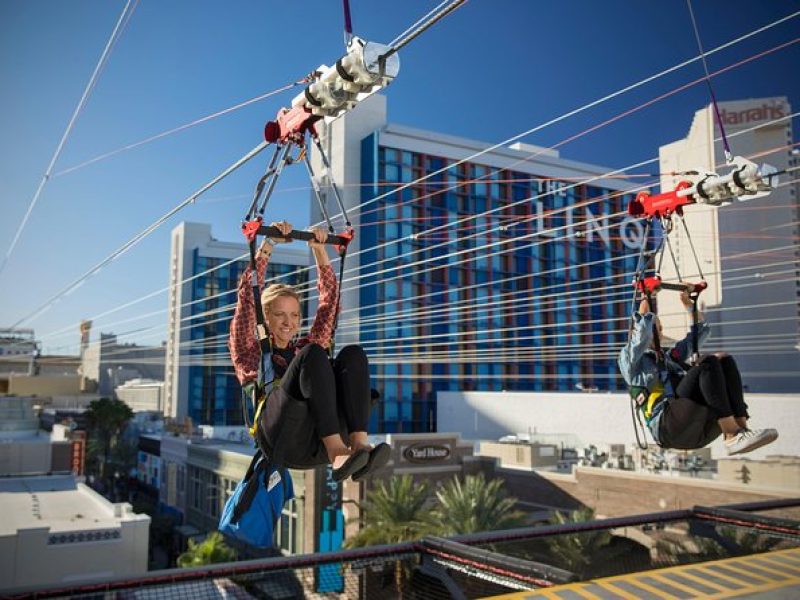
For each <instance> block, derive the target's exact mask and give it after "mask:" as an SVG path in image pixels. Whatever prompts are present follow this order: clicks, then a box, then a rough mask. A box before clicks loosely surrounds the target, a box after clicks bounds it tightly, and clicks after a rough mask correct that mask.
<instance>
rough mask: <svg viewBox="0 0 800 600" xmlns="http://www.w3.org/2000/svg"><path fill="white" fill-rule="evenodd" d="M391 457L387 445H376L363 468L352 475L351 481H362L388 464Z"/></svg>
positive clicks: (390, 449)
mask: <svg viewBox="0 0 800 600" xmlns="http://www.w3.org/2000/svg"><path fill="white" fill-rule="evenodd" d="M391 455H392V447H391V446H389V444H386V443H383V444H378V445H377V446H375V447H374V448H373V449H372V450H370V451H369V459H368V460H367V464H366V465H364V468H363V469H361V470H360V471H357V472H356V473H354V474H353V481H359V480H360V479H363V478H364V477H366V476H367V475H369V474H370V473H372V472H373V471H374V470H375V469H380V468H381V467H382V466H383V465H385V464H386V463H387V462H389V457H390V456H391Z"/></svg>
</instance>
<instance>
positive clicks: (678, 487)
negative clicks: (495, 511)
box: [495, 467, 787, 517]
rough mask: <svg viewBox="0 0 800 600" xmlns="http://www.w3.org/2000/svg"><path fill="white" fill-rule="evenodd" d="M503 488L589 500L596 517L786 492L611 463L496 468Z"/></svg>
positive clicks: (555, 501) (523, 494) (542, 499)
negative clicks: (569, 469)
mask: <svg viewBox="0 0 800 600" xmlns="http://www.w3.org/2000/svg"><path fill="white" fill-rule="evenodd" d="M495 474H496V476H498V477H502V478H503V479H504V481H505V490H506V491H507V492H508V493H509V494H511V495H513V496H515V497H517V498H518V499H519V500H522V501H524V502H525V503H529V504H530V505H532V506H536V505H538V506H541V507H542V508H562V509H570V510H575V509H577V508H579V507H581V506H588V507H591V508H593V509H594V510H595V513H596V515H597V516H598V517H622V516H627V515H635V514H644V513H650V512H658V511H666V510H678V509H684V508H691V507H693V506H695V505H703V506H719V505H723V504H732V503H738V502H758V501H763V500H772V499H775V498H781V497H786V496H787V494H786V493H781V492H778V491H775V490H769V489H764V488H759V487H755V486H743V485H741V484H739V483H729V482H718V481H709V480H707V479H692V478H687V477H680V478H678V477H664V476H660V475H647V474H642V473H630V472H627V471H617V470H611V469H598V468H593V467H578V468H576V469H575V470H574V472H573V473H572V474H570V475H563V474H558V473H546V472H536V473H534V472H528V473H525V472H520V471H515V470H510V469H497V470H496V471H495Z"/></svg>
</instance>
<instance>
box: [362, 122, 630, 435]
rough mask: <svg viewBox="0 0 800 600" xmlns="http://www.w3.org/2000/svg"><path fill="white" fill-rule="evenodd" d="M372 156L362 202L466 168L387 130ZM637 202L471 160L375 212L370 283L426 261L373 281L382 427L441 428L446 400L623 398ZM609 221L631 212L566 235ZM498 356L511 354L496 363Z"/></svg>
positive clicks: (369, 144)
mask: <svg viewBox="0 0 800 600" xmlns="http://www.w3.org/2000/svg"><path fill="white" fill-rule="evenodd" d="M361 156H362V165H361V166H362V169H361V183H362V201H367V200H370V199H372V198H374V197H376V196H378V195H382V194H384V193H388V192H390V191H392V190H393V189H396V188H397V184H398V183H408V182H411V181H415V180H417V179H418V178H420V177H423V176H425V175H428V174H431V173H434V172H436V171H438V170H439V169H442V168H443V167H445V166H447V165H448V164H451V163H453V162H455V161H452V160H449V159H447V158H443V157H441V156H432V155H427V154H423V153H419V152H410V151H406V150H400V149H396V148H391V147H384V146H382V145H381V144H380V143H379V136H378V134H372V135H370V136H368V137H367V138H365V139H364V140H363V141H362V154H361ZM484 177H485V180H482V179H481V178H484ZM374 182H380V183H378V184H375V183H374ZM448 188H452V189H448ZM537 195H538V197H537ZM530 198H533V200H531V201H524V200H526V199H530ZM631 198H632V195H631V194H623V193H620V192H613V191H612V190H609V189H606V188H602V187H594V186H591V185H578V186H575V187H571V185H570V183H569V182H553V181H552V180H548V179H547V178H544V177H538V176H537V175H536V174H534V173H530V172H516V171H513V170H506V169H503V170H499V171H496V170H495V169H493V168H490V167H488V166H486V165H481V164H477V163H476V164H472V163H465V164H461V165H458V166H456V167H454V168H453V169H450V170H448V171H447V172H444V173H440V174H437V175H434V176H433V177H431V178H430V179H427V180H426V181H424V182H422V183H420V184H417V185H414V186H411V187H409V188H407V189H404V190H402V191H400V192H398V193H396V194H390V195H388V196H387V197H386V198H383V199H381V200H379V201H378V202H377V203H372V204H370V205H368V207H365V208H364V209H363V210H362V213H361V216H360V219H361V228H360V231H359V234H360V238H361V247H362V248H368V249H369V250H367V251H365V252H364V253H363V254H362V256H361V265H362V269H361V275H362V276H368V275H369V273H370V271H375V270H376V269H375V267H374V266H370V265H374V264H377V265H381V266H380V267H379V268H380V269H386V268H389V267H392V266H398V265H401V264H406V265H412V263H419V264H414V265H413V266H409V267H408V268H407V269H403V270H398V271H389V272H386V273H383V274H381V275H378V276H373V277H372V278H367V279H365V280H364V281H362V287H361V288H360V298H359V302H360V315H359V316H360V321H361V323H362V325H361V331H360V334H361V341H362V343H363V344H364V346H365V348H366V349H367V352H368V354H369V355H370V358H371V363H372V367H371V368H372V376H373V378H374V381H375V383H376V386H377V387H378V388H379V389H380V391H381V393H382V402H381V404H380V405H379V407H378V409H377V410H375V411H373V417H372V419H373V422H372V423H371V424H370V425H371V430H372V431H380V432H385V433H392V432H419V431H435V428H436V393H437V392H439V391H456V390H458V391H471V390H475V391H501V390H509V391H548V390H560V391H574V390H575V388H576V385H578V384H580V385H582V386H586V387H597V388H599V389H601V390H607V389H621V385H620V383H621V381H619V380H618V378H617V369H616V360H615V356H614V352H613V351H612V348H613V347H614V346H615V345H618V344H621V343H623V342H624V339H625V336H626V333H627V324H626V320H627V318H628V314H629V310H630V291H631V288H630V284H629V282H630V273H632V272H633V271H634V269H635V263H636V252H637V250H638V249H637V248H632V247H631V244H630V243H628V244H624V243H623V240H622V239H621V238H623V237H624V236H625V233H626V232H625V230H624V229H623V228H622V227H619V226H618V225H619V215H618V214H619V213H620V212H624V210H625V207H627V204H628V202H629V201H630V200H631ZM517 201H522V202H520V203H519V204H518V205H513V203H515V202H517ZM567 207H572V209H571V210H570V211H558V209H564V208H567ZM492 209H496V212H495V213H493V214H491V215H487V216H482V217H478V218H470V219H465V220H464V222H463V223H462V224H461V225H459V226H457V227H452V226H448V227H442V228H441V229H439V230H436V231H434V232H431V229H433V228H436V227H437V226H440V225H441V226H443V225H445V224H447V223H453V222H455V221H457V220H459V219H461V218H465V217H472V216H474V215H477V214H480V213H483V212H485V211H490V210H492ZM551 213H552V214H551ZM603 215H609V216H611V215H617V216H616V217H609V219H608V220H607V221H604V222H603V223H604V224H605V225H607V227H605V228H604V227H597V226H595V229H594V230H591V228H589V229H586V228H585V227H586V226H584V229H581V232H582V233H579V234H578V236H577V237H576V236H574V235H570V236H565V232H567V231H568V232H573V229H572V225H573V223H575V224H580V223H581V222H583V221H586V220H589V219H594V218H595V217H601V216H603ZM503 224H506V225H509V227H508V230H506V231H498V230H497V228H498V226H499V225H503ZM633 225H635V223H634V224H633ZM553 229H555V230H556V231H555V233H553V232H552V231H553ZM490 230H494V231H490ZM575 231H578V227H575ZM587 232H588V233H587ZM634 233H636V231H634ZM416 234H418V235H416ZM506 240H513V241H509V243H507V244H503V242H504V241H506ZM387 242H394V243H388V244H387ZM384 244H385V245H384ZM625 283H627V284H628V285H627V286H625V285H624V284H625ZM607 285H609V286H612V288H611V291H609V292H606V291H605V288H606V286H607ZM623 288H624V289H623ZM612 292H613V293H612ZM420 310H424V311H425V315H426V316H424V317H422V316H420V317H416V316H414V315H410V316H409V317H408V318H402V316H399V317H398V318H387V317H390V316H391V315H393V314H395V313H400V315H402V314H404V313H405V314H406V315H408V314H409V311H420ZM401 311H402V312H401ZM593 348H596V349H597V350H596V351H593ZM494 350H497V352H502V355H503V357H505V358H502V359H499V360H492V359H491V354H492V352H493V351H494ZM509 350H511V351H512V352H515V353H516V358H508V357H509ZM454 351H455V352H457V353H458V356H457V357H456V358H448V357H447V356H448V355H446V354H445V353H448V352H454ZM419 353H423V354H426V355H428V356H432V358H431V359H429V360H428V359H426V358H421V357H419V356H415V355H416V354H419ZM548 355H549V356H548ZM437 356H438V358H437ZM450 356H453V355H452V354H451V355H450ZM470 357H474V360H471V359H470ZM481 357H482V358H481ZM526 357H529V358H526ZM556 357H557V358H556Z"/></svg>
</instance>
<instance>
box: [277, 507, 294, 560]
mask: <svg viewBox="0 0 800 600" xmlns="http://www.w3.org/2000/svg"><path fill="white" fill-rule="evenodd" d="M297 505H298V502H297V500H290V501H289V502H287V503H286V504H285V505H284V507H283V510H282V511H281V518H280V520H279V521H278V530H277V532H276V538H277V540H278V546H279V547H280V549H281V550H283V551H284V552H286V553H288V554H297V552H298V547H297V529H298V520H299V519H298V509H297Z"/></svg>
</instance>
